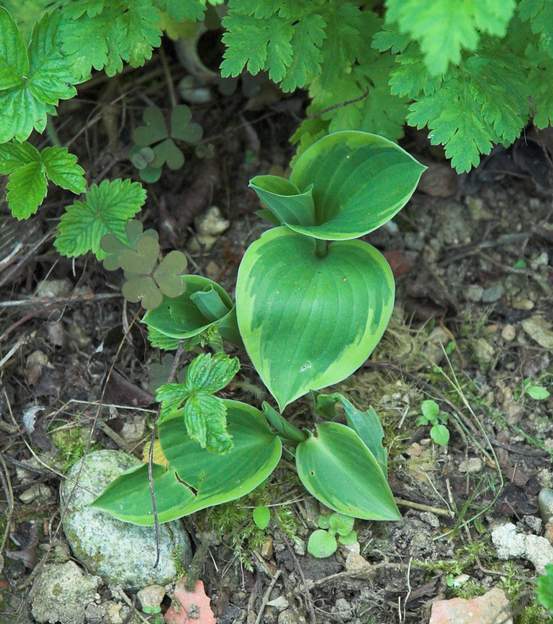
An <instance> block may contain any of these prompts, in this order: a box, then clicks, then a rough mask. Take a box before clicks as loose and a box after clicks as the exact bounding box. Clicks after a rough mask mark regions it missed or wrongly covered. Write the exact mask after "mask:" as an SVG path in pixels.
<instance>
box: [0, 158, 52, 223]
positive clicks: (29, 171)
mask: <svg viewBox="0 0 553 624" xmlns="http://www.w3.org/2000/svg"><path fill="white" fill-rule="evenodd" d="M7 190H8V196H7V197H8V205H9V206H10V210H11V213H12V215H13V216H14V217H15V218H16V219H27V218H28V217H30V216H31V215H32V214H34V213H35V212H36V211H37V210H38V207H39V206H40V204H41V203H42V202H43V200H44V198H45V197H46V193H47V191H48V182H47V180H46V176H45V175H44V171H43V169H42V163H41V162H40V161H38V162H30V163H27V164H26V165H22V166H21V167H18V168H17V169H16V170H15V171H14V172H13V173H12V174H10V178H9V180H8V187H7Z"/></svg>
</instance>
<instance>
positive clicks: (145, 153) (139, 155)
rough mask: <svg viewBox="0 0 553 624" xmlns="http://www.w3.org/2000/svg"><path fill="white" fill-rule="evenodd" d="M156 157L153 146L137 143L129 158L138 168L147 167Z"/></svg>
mask: <svg viewBox="0 0 553 624" xmlns="http://www.w3.org/2000/svg"><path fill="white" fill-rule="evenodd" d="M154 158H155V154H154V150H153V149H152V148H151V147H139V146H138V145H135V146H134V147H133V148H132V149H131V151H130V152H129V160H130V161H131V162H132V164H133V165H134V166H135V167H136V168H137V169H145V168H146V167H147V166H148V165H149V164H150V163H151V162H152V161H153V159H154Z"/></svg>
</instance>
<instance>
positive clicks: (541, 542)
mask: <svg viewBox="0 0 553 624" xmlns="http://www.w3.org/2000/svg"><path fill="white" fill-rule="evenodd" d="M492 542H493V543H494V545H495V548H496V550H497V556H498V557H499V558H500V559H527V560H528V561H530V562H531V563H532V564H533V565H534V567H535V568H536V571H537V572H538V574H543V573H544V571H545V566H546V565H548V564H549V563H553V546H551V544H550V543H549V542H548V540H547V539H546V538H545V537H540V536H538V535H525V534H524V533H518V532H517V528H516V526H515V525H514V524H512V523H510V522H508V523H507V524H503V525H501V526H498V527H496V528H495V529H494V530H493V531H492Z"/></svg>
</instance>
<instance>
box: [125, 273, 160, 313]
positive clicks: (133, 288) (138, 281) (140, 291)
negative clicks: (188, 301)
mask: <svg viewBox="0 0 553 624" xmlns="http://www.w3.org/2000/svg"><path fill="white" fill-rule="evenodd" d="M121 292H122V293H123V297H125V299H126V300H127V301H131V302H132V303H138V302H139V301H140V302H142V306H143V307H144V309H146V310H153V309H155V308H157V307H158V306H159V305H161V302H162V301H163V295H162V294H161V292H160V291H159V288H158V287H157V285H156V283H155V282H154V280H153V278H152V277H150V276H149V275H133V276H131V277H129V278H128V279H127V281H126V282H125V283H124V284H123V287H122V288H121Z"/></svg>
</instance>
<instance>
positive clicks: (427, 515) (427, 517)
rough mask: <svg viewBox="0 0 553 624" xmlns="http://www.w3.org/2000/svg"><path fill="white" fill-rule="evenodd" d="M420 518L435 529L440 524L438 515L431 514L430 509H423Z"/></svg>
mask: <svg viewBox="0 0 553 624" xmlns="http://www.w3.org/2000/svg"><path fill="white" fill-rule="evenodd" d="M420 519H421V520H422V521H423V522H426V524H428V525H429V526H431V527H432V528H434V529H437V528H438V527H439V526H440V520H439V518H438V516H436V514H433V513H432V512H431V511H423V512H422V513H421V514H420Z"/></svg>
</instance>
